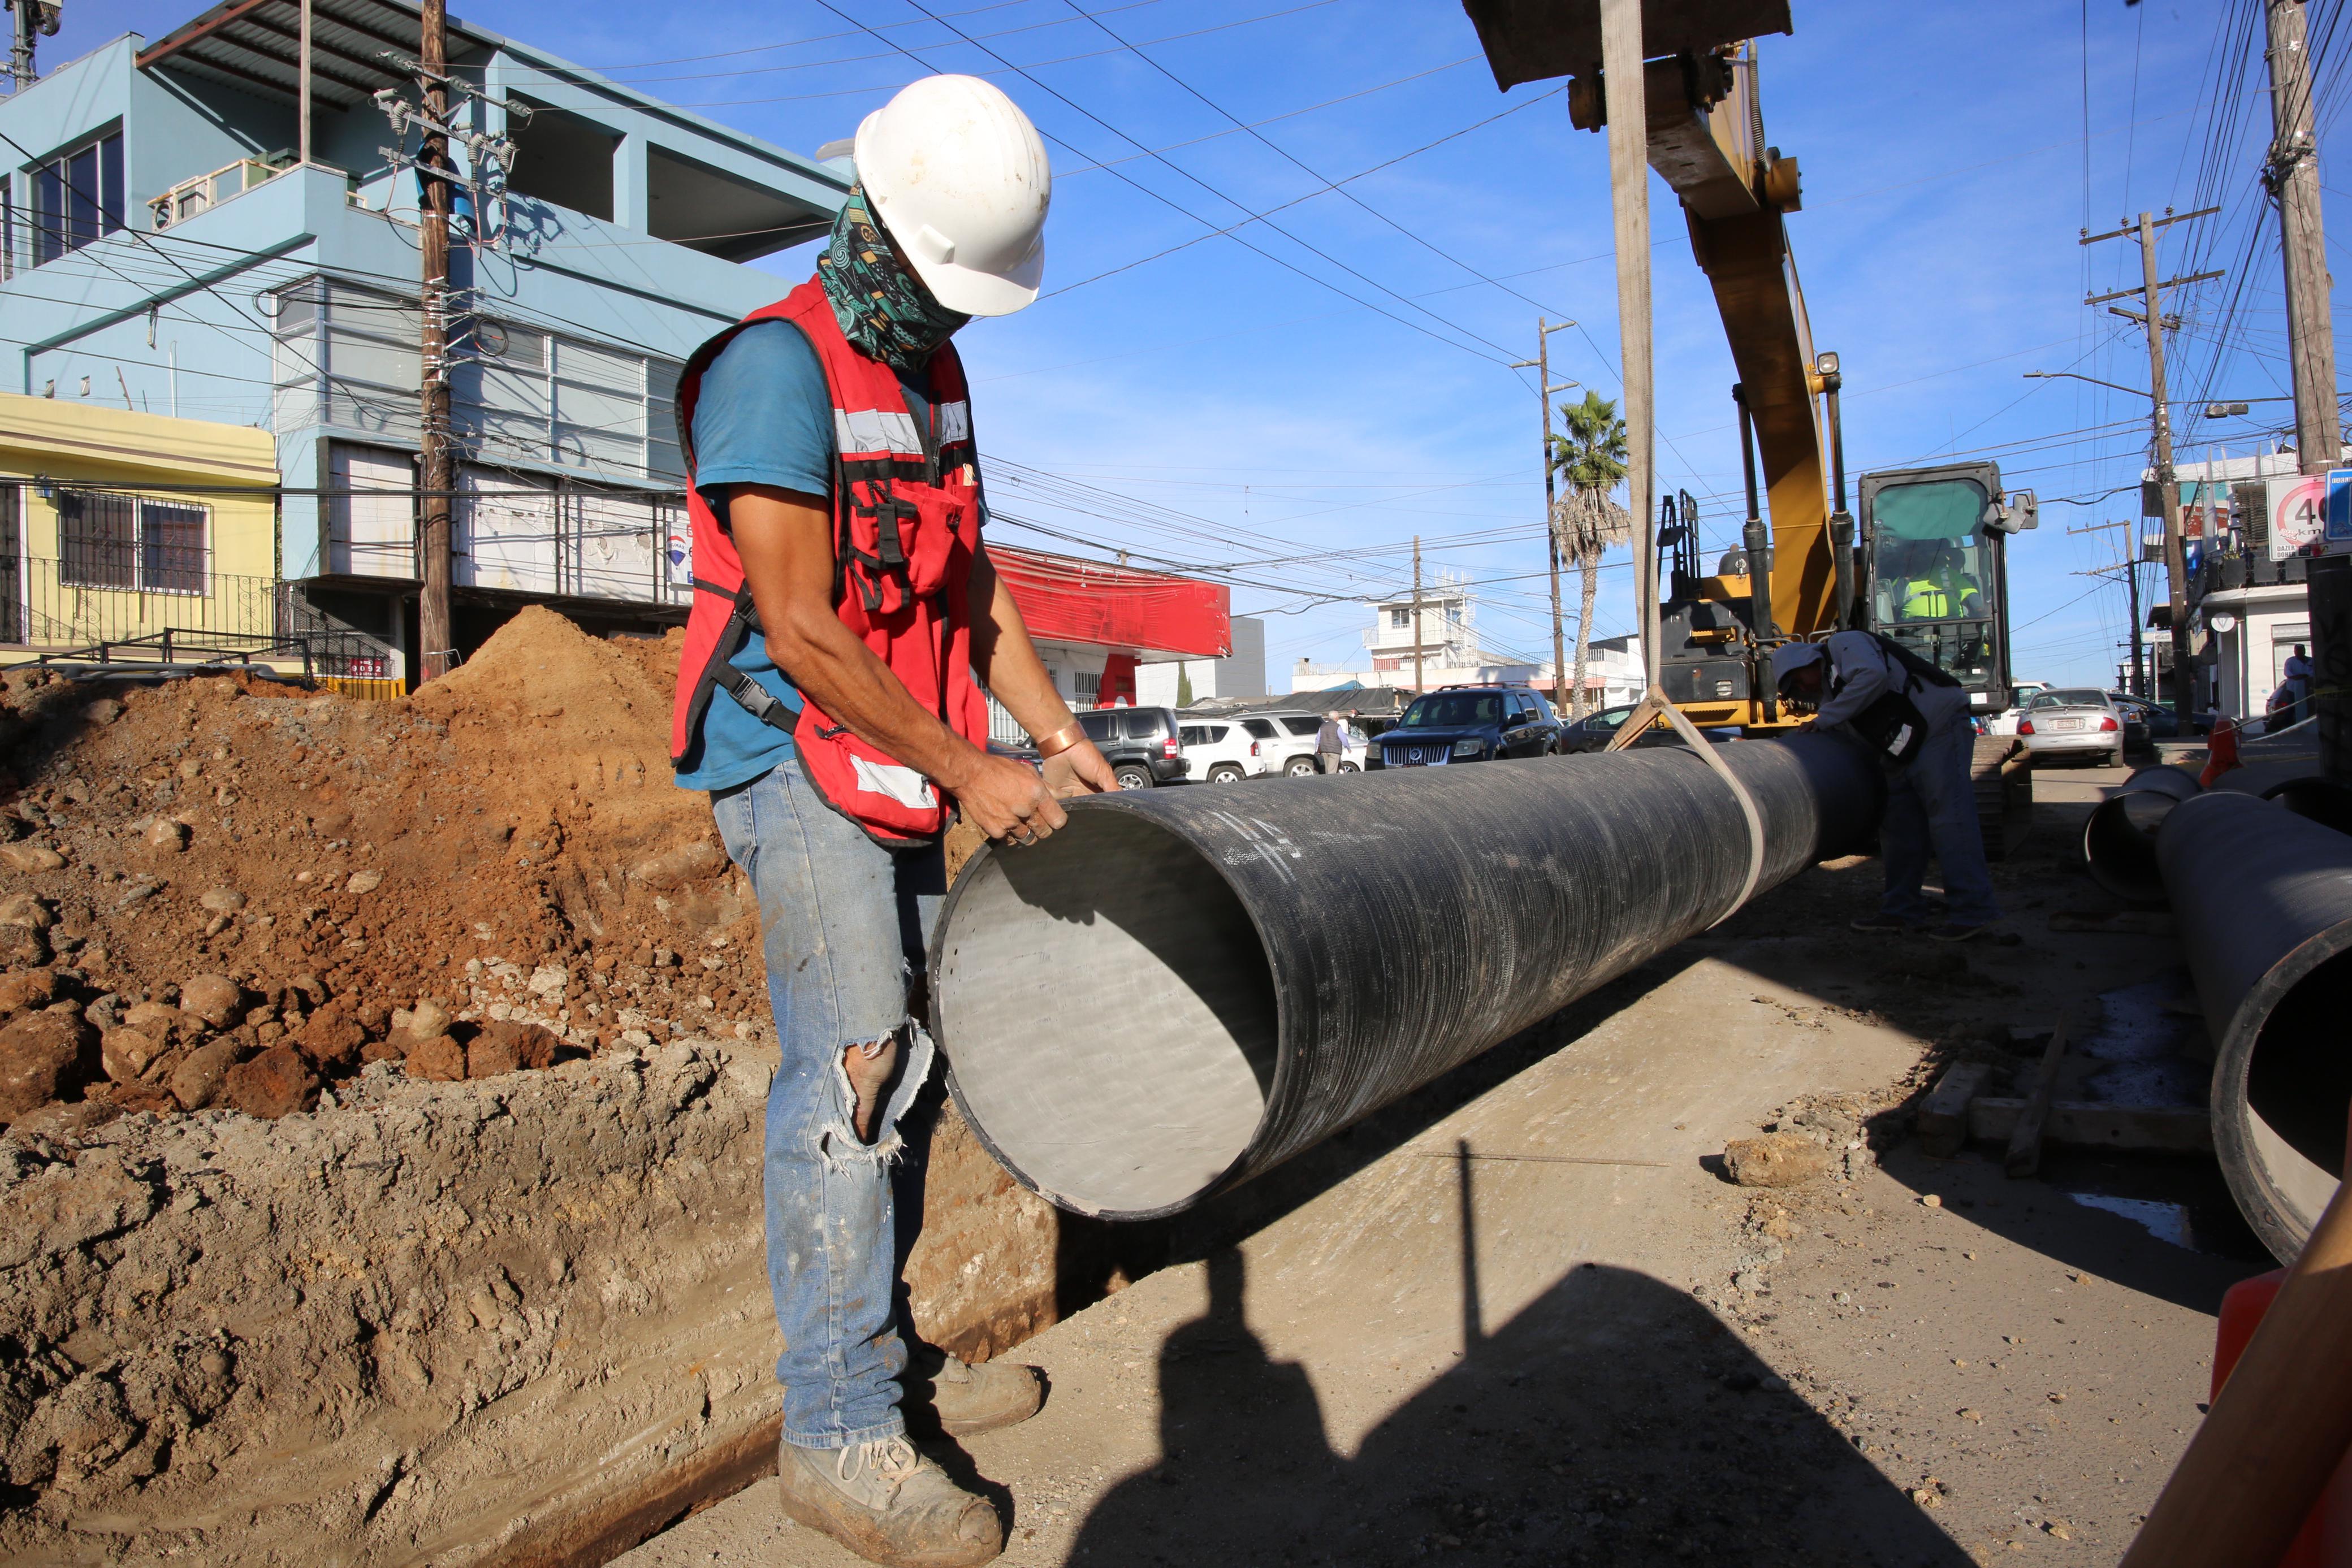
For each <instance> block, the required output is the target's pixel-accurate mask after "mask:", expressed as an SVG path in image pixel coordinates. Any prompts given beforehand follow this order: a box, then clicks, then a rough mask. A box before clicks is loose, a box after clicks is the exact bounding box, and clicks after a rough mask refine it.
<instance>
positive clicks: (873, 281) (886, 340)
mask: <svg viewBox="0 0 2352 1568" xmlns="http://www.w3.org/2000/svg"><path fill="white" fill-rule="evenodd" d="M816 276H817V280H818V281H819V282H820V283H822V284H824V294H825V298H827V299H829V300H831V301H832V302H833V318H834V319H835V320H836V321H838V322H839V323H841V335H842V336H843V337H845V338H847V339H848V340H850V342H851V343H852V344H853V345H855V346H856V349H857V350H858V351H859V352H861V353H863V354H865V355H866V356H867V357H868V358H870V359H876V360H879V361H882V362H883V363H884V364H886V365H888V366H889V367H890V368H891V369H892V370H894V371H898V373H899V374H901V375H912V374H913V373H914V372H915V371H919V370H920V369H921V368H922V366H923V361H926V360H928V359H929V358H930V357H931V350H934V349H936V348H938V347H939V346H940V344H941V343H944V342H946V341H947V340H948V339H949V337H950V335H952V334H953V333H954V331H955V329H957V328H959V327H961V326H962V325H963V324H964V323H965V322H967V321H969V320H971V317H969V316H964V315H960V314H958V313H957V312H955V311H953V310H950V309H949V308H947V307H945V306H943V305H941V304H940V302H939V301H938V300H936V299H934V298H931V291H930V290H929V289H928V288H926V287H923V286H922V284H921V282H920V281H919V280H918V279H917V278H916V277H915V274H914V270H913V268H911V267H907V266H905V265H904V264H903V263H901V262H900V261H899V260H898V252H897V250H896V248H895V247H894V246H892V245H891V243H890V236H889V235H888V234H887V233H886V232H884V230H883V227H882V225H881V224H879V223H878V222H877V221H876V220H875V217H874V214H873V213H872V212H871V211H870V210H869V209H868V208H867V207H866V187H865V186H863V185H857V186H854V187H852V188H851V190H850V193H849V200H848V201H846V202H845V203H844V204H842V208H841V215H840V216H839V217H837V218H835V220H834V224H833V239H832V240H831V242H830V243H828V244H827V245H826V246H825V248H824V255H823V256H818V257H817V258H816Z"/></svg>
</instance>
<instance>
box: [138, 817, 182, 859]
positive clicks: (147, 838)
mask: <svg viewBox="0 0 2352 1568" xmlns="http://www.w3.org/2000/svg"><path fill="white" fill-rule="evenodd" d="M140 838H141V840H142V841H143V842H144V843H145V844H146V845H147V847H148V848H149V849H151V850H153V851H154V852H156V853H157V854H165V855H175V854H178V853H179V852H181V851H183V850H184V849H186V848H187V847H188V825H187V824H186V823H185V822H175V821H172V820H171V819H170V818H169V817H157V818H155V819H154V820H152V821H150V822H149V823H148V824H147V830H146V831H145V832H143V833H142V834H141V835H140Z"/></svg>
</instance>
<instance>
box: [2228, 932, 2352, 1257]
mask: <svg viewBox="0 0 2352 1568" xmlns="http://www.w3.org/2000/svg"><path fill="white" fill-rule="evenodd" d="M2347 999H2352V952H2347V953H2339V954H2337V955H2336V956H2334V957H2332V958H2330V959H2328V960H2326V962H2325V963H2323V964H2320V965H2319V966H2318V967H2315V968H2314V969H2313V970H2312V971H2311V972H2310V973H2309V974H2307V975H2305V976H2304V977H2303V978H2302V979H2300V980H2298V981H2296V982H2295V983H2294V986H2293V988H2290V989H2289V990H2288V991H2287V993H2286V995H2284V997H2281V998H2279V1000H2278V1004H2277V1005H2276V1006H2275V1007H2273V1008H2272V1009H2271V1010H2270V1015H2269V1016H2268V1017H2267V1018H2265V1019H2263V1027H2262V1032H2261V1033H2260V1034H2259V1035H2258V1036H2256V1037H2255V1040H2254V1047H2253V1051H2252V1053H2251V1055H2250V1057H2249V1059H2248V1061H2247V1063H2246V1119H2247V1123H2248V1130H2249V1132H2250V1133H2251V1134H2252V1137H2251V1139H2250V1142H2251V1144H2252V1152H2253V1155H2254V1158H2255V1160H2256V1163H2257V1164H2258V1165H2259V1166H2260V1167H2261V1174H2262V1176H2263V1179H2264V1180H2265V1181H2266V1182H2267V1183H2268V1185H2269V1186H2270V1187H2271V1188H2272V1189H2273V1191H2274V1192H2275V1193H2276V1194H2277V1195H2278V1196H2279V1197H2281V1198H2282V1199H2284V1202H2285V1203H2286V1204H2287V1206H2288V1207H2290V1208H2291V1209H2293V1210H2294V1211H2296V1218H2298V1219H2299V1220H2300V1228H2302V1229H2304V1230H2305V1231H2308V1229H2309V1228H2310V1227H2311V1226H2312V1225H2313V1224H2315V1223H2316V1222H2317V1220H2318V1218H2319V1215H2320V1211H2321V1210H2322V1209H2324V1208H2326V1207H2327V1202H2328V1199H2330V1198H2331V1197H2335V1196H2336V1176H2337V1175H2338V1173H2340V1172H2341V1171H2342V1170H2343V1169H2344V1155H2345V1145H2344V1134H2345V1117H2346V1113H2347V1110H2352V1053H2347V1051H2345V1049H2344V1036H2343V1019H2344V1009H2345V1005H2346V1002H2347Z"/></svg>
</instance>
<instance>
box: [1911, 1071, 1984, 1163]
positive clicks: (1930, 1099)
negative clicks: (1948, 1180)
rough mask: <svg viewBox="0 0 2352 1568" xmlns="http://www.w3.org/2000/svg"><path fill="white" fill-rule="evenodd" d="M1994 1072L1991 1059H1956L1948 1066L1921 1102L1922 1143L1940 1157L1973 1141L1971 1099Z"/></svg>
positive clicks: (1920, 1126)
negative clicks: (1970, 1125)
mask: <svg viewBox="0 0 2352 1568" xmlns="http://www.w3.org/2000/svg"><path fill="white" fill-rule="evenodd" d="M1991 1073H1992V1064H1991V1063H1990V1062H1989V1061H1960V1062H1955V1063H1953V1064H1952V1065H1951V1066H1950V1067H1948V1068H1946V1069H1945V1070H1944V1076H1943V1077H1941V1078H1939V1079H1937V1081H1936V1087H1935V1088H1933V1089H1931V1090H1929V1091H1928V1092H1927V1099H1926V1100H1925V1101H1924V1102H1922V1103H1921V1104H1920V1106H1919V1145H1920V1147H1922V1148H1924V1149H1926V1150H1927V1153H1928V1154H1930V1155H1934V1156H1935V1157H1936V1158H1937V1159H1939V1160H1948V1159H1950V1158H1951V1157H1952V1156H1953V1155H1957V1154H1958V1153H1959V1152H1960V1145H1963V1144H1965V1143H1967V1142H1968V1141H1969V1101H1971V1100H1974V1099H1975V1098H1976V1097H1977V1091H1978V1090H1979V1089H1981V1088H1983V1087H1984V1081H1985V1080H1986V1079H1987V1078H1988V1077H1990V1075H1991Z"/></svg>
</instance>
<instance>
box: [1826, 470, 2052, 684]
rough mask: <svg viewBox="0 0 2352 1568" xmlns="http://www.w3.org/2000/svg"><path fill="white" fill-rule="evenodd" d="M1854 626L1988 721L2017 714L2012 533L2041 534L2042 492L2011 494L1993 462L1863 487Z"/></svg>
mask: <svg viewBox="0 0 2352 1568" xmlns="http://www.w3.org/2000/svg"><path fill="white" fill-rule="evenodd" d="M1860 488H1861V496H1860V500H1861V504H1862V513H1861V517H1860V519H1859V521H1860V529H1859V538H1857V540H1856V543H1857V546H1858V554H1859V556H1860V558H1861V559H1860V560H1859V561H1858V562H1857V566H1858V569H1859V576H1860V580H1859V582H1858V583H1857V585H1856V586H1857V589H1858V591H1857V592H1856V594H1855V598H1854V603H1853V623H1854V624H1856V625H1859V626H1861V627H1863V628H1864V629H1865V630H1868V631H1872V632H1879V633H1881V634H1882V635H1885V636H1887V637H1891V638H1893V639H1894V640H1895V641H1896V642H1898V643H1902V644H1903V645H1904V646H1905V647H1906V648H1908V649H1910V650H1911V652H1913V653H1916V654H1917V655H1919V657H1921V658H1923V659H1926V660H1927V661H1928V662H1929V663H1930V664H1935V665H1936V666H1937V668H1939V669H1942V670H1945V671H1948V672H1949V673H1950V674H1952V675H1953V676H1954V677H1955V678H1957V679H1958V681H1959V683H1960V684H1961V685H1964V686H1966V687H1967V688H1968V692H1969V706H1970V707H1971V708H1972V709H1973V710H1975V711H1976V712H1977V713H1979V714H1982V715H1990V714H1994V713H1998V712H2000V710H2001V708H2003V707H2004V706H2007V705H2008V701H2009V688H2010V675H2011V671H2010V662H2009V578H2008V571H2009V565H2008V549H2007V546H2008V539H2009V536H2010V535H2011V534H2013V533H2016V532H2019V531H2020V530H2021V529H2024V528H2032V527H2034V526H2035V522H2036V517H2035V507H2034V498H2033V492H2032V491H2031V490H2020V491H2017V492H2015V493H2014V494H2011V495H2004V494H2003V493H2002V490H2001V487H2000V466H1999V465H1997V464H1992V463H1953V464H1945V465H1940V466H1936V467H1927V468H1903V469H1889V470H1885V471H1883V472H1879V473H1875V474H1864V475H1863V476H1862V478H1861V486H1860Z"/></svg>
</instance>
